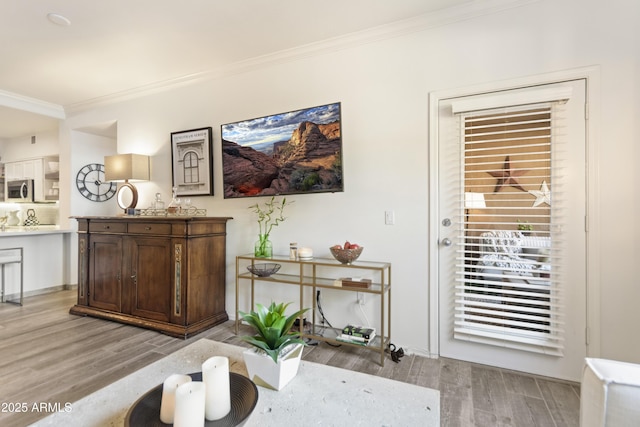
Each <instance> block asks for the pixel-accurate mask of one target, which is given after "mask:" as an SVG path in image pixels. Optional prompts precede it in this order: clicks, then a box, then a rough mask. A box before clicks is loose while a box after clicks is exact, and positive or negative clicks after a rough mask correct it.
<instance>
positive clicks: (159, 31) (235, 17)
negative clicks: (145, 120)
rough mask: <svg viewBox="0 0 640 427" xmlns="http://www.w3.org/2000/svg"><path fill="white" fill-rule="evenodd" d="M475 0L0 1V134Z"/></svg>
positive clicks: (21, 132)
mask: <svg viewBox="0 0 640 427" xmlns="http://www.w3.org/2000/svg"><path fill="white" fill-rule="evenodd" d="M480 1H486V0H394V1H389V0H348V1H345V0H324V1H322V2H312V1H309V0H307V1H305V0H271V1H265V0H226V1H222V0H218V1H212V0H185V1H176V0H109V1H87V0H29V1H16V0H0V7H1V9H2V14H1V15H0V40H2V43H0V58H2V60H1V65H0V138H13V137H18V136H26V135H31V134H34V133H37V132H41V131H43V130H50V129H55V128H56V126H57V122H58V119H59V118H60V114H62V117H64V111H65V110H66V111H69V110H73V109H74V108H76V109H77V108H78V107H79V106H82V105H88V104H91V103H95V102H99V101H100V100H104V99H107V98H109V97H114V96H117V95H122V94H127V93H135V92H137V91H141V90H143V89H144V88H148V87H157V86H163V85H170V84H171V83H172V82H175V81H179V80H181V79H186V78H189V77H190V76H197V75H203V74H207V73H211V72H215V70H220V69H224V68H225V67H230V66H231V65H233V64H238V63H241V62H243V61H248V60H250V59H253V58H259V57H263V56H265V55H273V54H274V53H276V52H284V51H287V50H290V49H294V48H299V47H301V46H307V45H310V44H313V43H318V42H320V41H325V40H330V39H334V38H339V37H343V36H346V35H353V34H355V33H358V32H362V31H364V30H370V29H374V28H377V27H381V26H385V25H388V24H391V23H395V22H399V21H404V20H408V19H412V18H415V17H417V16H421V15H425V14H431V13H434V12H436V11H439V10H443V9H446V8H452V7H455V6H460V5H464V4H471V3H479V2H480ZM49 13H56V14H60V15H62V16H63V17H65V18H67V19H68V20H69V21H70V25H59V24H56V23H53V22H51V21H50V20H49V19H48V18H47V14H49ZM16 98H18V100H19V102H16ZM25 100H26V101H25ZM33 106H37V107H38V108H33ZM43 106H44V107H43ZM33 111H36V112H37V114H34V113H33ZM50 116H54V117H50Z"/></svg>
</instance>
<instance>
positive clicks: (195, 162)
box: [171, 127, 213, 196]
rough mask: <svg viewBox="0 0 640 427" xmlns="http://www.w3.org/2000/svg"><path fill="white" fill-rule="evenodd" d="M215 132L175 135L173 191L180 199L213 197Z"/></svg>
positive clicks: (172, 140) (205, 129) (207, 129)
mask: <svg viewBox="0 0 640 427" xmlns="http://www.w3.org/2000/svg"><path fill="white" fill-rule="evenodd" d="M212 142H213V139H212V128H210V127H208V128H201V129H192V130H186V131H180V132H172V133H171V166H172V174H173V187H175V188H176V189H177V191H176V195H177V196H209V195H213V165H212V162H211V150H212Z"/></svg>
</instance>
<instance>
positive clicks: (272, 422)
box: [33, 339, 440, 427]
mask: <svg viewBox="0 0 640 427" xmlns="http://www.w3.org/2000/svg"><path fill="white" fill-rule="evenodd" d="M243 350H244V349H243V348H241V347H238V346H232V345H228V344H224V343H220V342H216V341H212V340H208V339H201V340H199V341H196V342H195V343H193V344H190V345H188V346H186V347H184V348H182V349H180V350H178V351H176V352H175V353H172V354H170V355H169V356H167V357H165V358H163V359H160V360H158V361H157V362H154V363H152V364H151V365H149V366H146V367H144V368H142V369H140V370H138V371H136V372H134V373H133V374H131V375H128V376H127V377H124V378H122V379H120V380H118V381H116V382H114V383H113V384H110V385H108V386H106V387H104V388H103V389H101V390H98V391H96V392H95V393H92V394H90V395H88V396H86V397H84V398H83V399H81V400H79V401H77V402H73V403H72V404H71V408H70V410H69V411H68V412H57V413H54V414H51V415H50V416H48V417H46V418H44V419H42V420H40V421H38V422H36V423H35V424H33V425H34V426H61V425H64V426H67V427H69V426H82V427H90V426H122V425H124V420H125V417H126V415H127V412H128V410H129V408H130V407H131V406H132V405H133V404H134V403H135V402H136V401H137V400H138V399H139V398H140V397H141V396H143V395H144V394H145V393H147V392H148V391H149V390H151V389H153V388H154V387H156V386H157V385H159V384H161V383H162V382H163V381H164V380H165V379H166V378H167V377H168V376H169V375H171V374H174V373H185V374H186V373H191V372H199V371H200V370H201V366H202V363H203V362H204V361H205V360H207V359H208V358H209V357H212V356H226V357H228V358H229V365H230V368H229V369H230V371H231V372H236V373H239V374H242V375H245V376H246V375H247V371H246V367H245V364H244V361H243V358H242V351H243ZM258 395H259V397H258V403H257V405H256V408H255V409H254V411H253V413H252V414H251V416H250V417H249V418H248V420H247V421H246V422H245V424H244V425H246V426H261V427H263V426H283V425H319V426H360V425H362V426H371V425H378V426H421V427H427V426H439V425H440V392H439V391H438V390H433V389H429V388H425V387H420V386H417V385H413V384H408V383H403V382H399V381H394V380H390V379H386V378H381V377H376V376H373V375H367V374H363V373H360V372H353V371H349V370H346V369H341V368H335V367H332V366H326V365H321V364H318V363H312V362H305V361H302V362H301V365H300V369H299V371H298V375H297V376H296V377H295V378H294V379H293V380H292V381H291V382H290V383H289V384H288V385H287V386H286V387H285V388H284V389H282V390H280V391H275V390H270V389H266V388H263V387H258Z"/></svg>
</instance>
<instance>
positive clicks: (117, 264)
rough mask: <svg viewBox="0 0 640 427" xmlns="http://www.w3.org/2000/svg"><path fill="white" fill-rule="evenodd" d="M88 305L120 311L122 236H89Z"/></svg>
mask: <svg viewBox="0 0 640 427" xmlns="http://www.w3.org/2000/svg"><path fill="white" fill-rule="evenodd" d="M90 242H91V243H90V244H91V249H90V251H91V252H90V261H89V262H90V267H89V271H90V275H89V305H90V306H92V307H96V308H101V309H104V310H110V311H116V312H121V311H122V284H121V274H120V271H121V268H122V238H121V237H119V236H91V239H90Z"/></svg>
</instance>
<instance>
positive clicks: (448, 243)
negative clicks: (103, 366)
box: [442, 237, 453, 247]
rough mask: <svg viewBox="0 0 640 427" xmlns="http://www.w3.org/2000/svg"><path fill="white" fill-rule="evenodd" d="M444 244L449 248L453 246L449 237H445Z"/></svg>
mask: <svg viewBox="0 0 640 427" xmlns="http://www.w3.org/2000/svg"><path fill="white" fill-rule="evenodd" d="M442 244H443V245H444V246H447V247H448V246H451V245H452V244H453V242H451V239H449V238H448V237H445V238H444V239H442Z"/></svg>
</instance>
